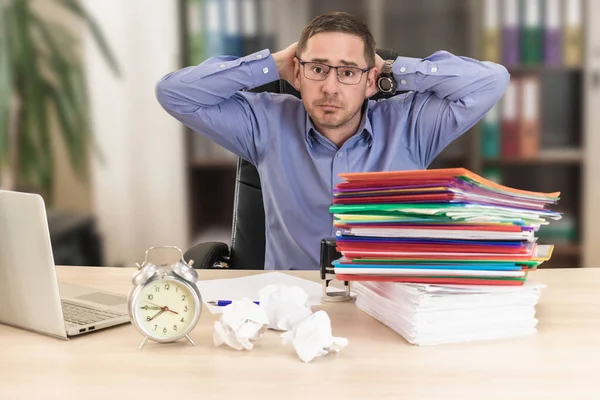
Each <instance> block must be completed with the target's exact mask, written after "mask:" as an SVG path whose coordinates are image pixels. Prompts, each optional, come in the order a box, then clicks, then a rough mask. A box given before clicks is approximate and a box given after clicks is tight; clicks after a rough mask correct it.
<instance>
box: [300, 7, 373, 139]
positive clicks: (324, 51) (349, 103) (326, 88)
mask: <svg viewBox="0 0 600 400" xmlns="http://www.w3.org/2000/svg"><path fill="white" fill-rule="evenodd" d="M296 57H297V60H296V62H295V70H294V85H295V86H296V87H297V88H298V89H299V90H300V92H301V93H302V101H303V103H304V106H305V108H306V110H307V112H308V114H309V115H310V117H311V118H312V120H313V121H314V123H315V124H316V125H317V127H318V128H321V129H326V130H336V129H339V128H343V127H344V126H347V125H352V126H354V125H357V124H356V121H357V120H358V121H360V109H361V106H362V104H363V101H364V99H365V98H366V97H367V96H368V94H369V93H370V92H371V91H372V89H373V87H374V85H375V79H376V77H377V76H376V75H377V71H376V70H375V69H373V67H374V66H375V39H374V38H373V35H372V34H371V32H370V31H369V28H368V27H367V26H366V24H364V23H363V22H362V21H360V20H358V19H357V18H356V17H354V16H352V15H350V14H347V13H343V12H334V13H327V14H323V15H320V16H318V17H316V18H315V19H313V20H312V21H311V22H310V23H309V24H308V25H307V26H306V27H305V28H304V29H303V30H302V34H301V35H300V40H299V41H298V46H297V51H296ZM330 67H340V68H338V69H337V71H336V69H335V68H330Z"/></svg>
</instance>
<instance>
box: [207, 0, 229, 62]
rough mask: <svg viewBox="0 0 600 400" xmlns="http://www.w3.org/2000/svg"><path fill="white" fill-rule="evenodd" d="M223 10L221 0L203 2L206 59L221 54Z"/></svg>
mask: <svg viewBox="0 0 600 400" xmlns="http://www.w3.org/2000/svg"><path fill="white" fill-rule="evenodd" d="M223 14H224V9H223V3H222V2H221V0H204V13H203V17H204V26H205V34H204V38H205V43H204V45H205V51H206V54H205V55H206V58H210V57H213V56H218V55H222V54H223V44H224V43H223V42H224V38H223V35H224V26H223V25H224V24H223V22H224V18H225V17H224V15H223Z"/></svg>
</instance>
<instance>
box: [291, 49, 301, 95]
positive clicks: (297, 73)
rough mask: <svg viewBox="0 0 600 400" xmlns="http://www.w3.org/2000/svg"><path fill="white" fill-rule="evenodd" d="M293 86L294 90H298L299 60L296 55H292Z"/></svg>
mask: <svg viewBox="0 0 600 400" xmlns="http://www.w3.org/2000/svg"><path fill="white" fill-rule="evenodd" d="M293 85H294V87H295V88H296V90H298V91H299V90H300V61H298V57H294V83H293Z"/></svg>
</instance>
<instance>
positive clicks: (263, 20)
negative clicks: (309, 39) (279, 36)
mask: <svg viewBox="0 0 600 400" xmlns="http://www.w3.org/2000/svg"><path fill="white" fill-rule="evenodd" d="M258 2H259V10H260V16H259V21H260V25H259V30H258V34H259V43H260V48H261V50H262V49H269V50H271V52H274V51H276V50H277V48H278V44H277V40H276V32H275V31H276V29H275V26H276V25H275V7H276V4H275V0H258ZM288 44H289V43H286V44H285V45H286V46H287V45H288Z"/></svg>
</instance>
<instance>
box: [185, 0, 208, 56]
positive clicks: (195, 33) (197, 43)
mask: <svg viewBox="0 0 600 400" xmlns="http://www.w3.org/2000/svg"><path fill="white" fill-rule="evenodd" d="M186 6H187V8H186V11H187V32H186V35H187V64H188V65H198V64H200V63H201V62H202V61H203V60H204V36H203V32H202V25H203V24H202V0H187V4H186Z"/></svg>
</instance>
